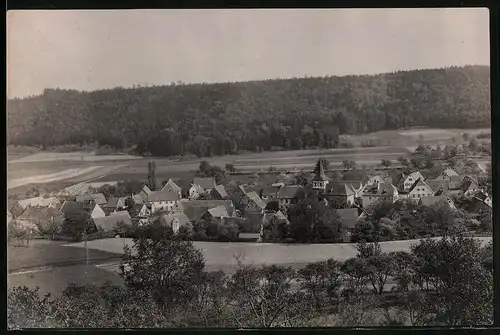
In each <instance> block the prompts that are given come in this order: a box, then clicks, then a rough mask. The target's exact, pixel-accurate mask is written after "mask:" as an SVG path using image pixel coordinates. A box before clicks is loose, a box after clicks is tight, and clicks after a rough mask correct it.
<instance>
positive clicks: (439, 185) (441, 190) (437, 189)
mask: <svg viewBox="0 0 500 335" xmlns="http://www.w3.org/2000/svg"><path fill="white" fill-rule="evenodd" d="M425 182H426V183H427V185H429V187H430V188H431V189H432V190H433V191H434V195H435V196H439V195H444V194H447V192H448V190H449V188H450V181H449V180H443V179H427V180H426V181H425Z"/></svg>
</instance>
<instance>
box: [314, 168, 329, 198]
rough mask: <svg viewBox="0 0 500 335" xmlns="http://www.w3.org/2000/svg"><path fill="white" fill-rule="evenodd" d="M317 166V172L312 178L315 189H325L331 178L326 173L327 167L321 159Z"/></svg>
mask: <svg viewBox="0 0 500 335" xmlns="http://www.w3.org/2000/svg"><path fill="white" fill-rule="evenodd" d="M316 166H317V167H318V168H317V169H316V173H315V175H314V178H313V180H312V184H313V189H315V190H322V191H324V190H325V189H326V185H327V184H328V182H329V179H328V177H327V176H326V175H325V168H324V167H323V164H322V162H321V160H318V163H317V164H316Z"/></svg>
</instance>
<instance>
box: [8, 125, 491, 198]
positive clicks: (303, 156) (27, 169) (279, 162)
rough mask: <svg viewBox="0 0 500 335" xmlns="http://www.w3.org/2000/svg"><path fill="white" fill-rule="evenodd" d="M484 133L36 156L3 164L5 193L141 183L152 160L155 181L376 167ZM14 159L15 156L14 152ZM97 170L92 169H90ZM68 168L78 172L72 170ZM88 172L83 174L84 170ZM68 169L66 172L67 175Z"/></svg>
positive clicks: (404, 133)
mask: <svg viewBox="0 0 500 335" xmlns="http://www.w3.org/2000/svg"><path fill="white" fill-rule="evenodd" d="M490 131H491V130H490V129H466V130H464V129H412V130H391V131H382V132H377V133H372V134H365V135H355V136H344V135H343V137H345V138H347V137H348V138H349V140H350V141H352V142H353V143H354V144H355V145H357V146H359V145H360V144H361V142H362V141H364V140H366V139H372V140H377V143H378V145H379V146H378V147H368V148H363V147H356V148H351V149H332V150H326V149H321V150H295V151H277V152H262V153H245V154H241V155H232V156H222V157H207V158H191V159H184V160H181V161H173V160H172V159H169V158H144V157H137V156H129V155H102V156H101V155H95V154H94V153H89V152H87V153H74V152H72V153H54V152H41V153H36V154H33V155H28V156H25V157H22V158H19V159H15V160H10V161H9V163H8V180H9V189H11V188H17V187H18V186H22V185H27V184H41V183H47V182H52V181H56V180H59V181H66V180H67V181H71V182H74V183H75V184H77V183H80V182H86V181H90V180H91V181H95V182H107V181H113V182H115V181H119V180H127V179H145V178H146V176H147V173H148V167H147V162H148V161H149V160H150V159H154V160H155V163H156V174H157V178H159V179H168V178H185V176H186V175H187V174H189V173H190V172H191V171H196V170H197V168H198V166H199V163H200V162H201V161H202V160H206V161H208V162H209V163H210V164H215V165H219V166H221V167H224V166H225V165H226V164H228V163H231V164H234V165H235V167H236V169H237V170H238V171H240V172H241V171H246V172H259V171H265V170H267V169H268V168H269V167H270V166H273V167H275V168H277V169H288V170H299V169H312V168H313V167H314V164H315V161H316V160H317V159H318V157H320V156H321V157H323V158H325V159H327V160H328V161H329V162H330V166H331V168H334V169H335V168H339V167H340V165H341V162H342V161H343V160H354V161H356V163H357V165H358V166H363V165H367V166H368V165H378V164H380V161H381V160H382V159H388V160H390V161H392V162H393V165H394V164H395V162H396V160H397V158H398V157H400V156H407V155H408V154H409V152H410V150H409V149H413V148H415V146H416V145H417V143H418V141H419V135H421V134H422V135H423V136H424V143H427V144H429V145H436V144H445V143H447V142H448V141H449V142H450V143H451V140H452V138H453V137H455V138H457V140H459V139H460V138H461V136H462V133H464V132H467V133H469V134H470V135H474V134H478V133H481V132H490ZM14 155H16V154H14ZM95 166H99V168H95V169H94V170H92V169H91V167H95ZM73 169H79V170H78V172H77V171H76V170H73ZM86 169H89V170H86ZM70 170H71V171H72V172H71V173H70Z"/></svg>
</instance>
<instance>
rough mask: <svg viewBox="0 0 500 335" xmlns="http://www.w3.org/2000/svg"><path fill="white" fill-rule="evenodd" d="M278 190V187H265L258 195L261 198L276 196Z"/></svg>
mask: <svg viewBox="0 0 500 335" xmlns="http://www.w3.org/2000/svg"><path fill="white" fill-rule="evenodd" d="M279 190H280V187H278V186H266V187H264V188H263V189H262V190H261V191H260V194H261V195H262V196H271V195H277V194H278V192H279Z"/></svg>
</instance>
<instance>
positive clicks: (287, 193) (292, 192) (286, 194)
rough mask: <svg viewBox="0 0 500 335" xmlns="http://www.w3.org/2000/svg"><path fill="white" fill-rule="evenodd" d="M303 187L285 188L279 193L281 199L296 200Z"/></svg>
mask: <svg viewBox="0 0 500 335" xmlns="http://www.w3.org/2000/svg"><path fill="white" fill-rule="evenodd" d="M301 189H302V187H301V186H285V187H282V188H281V189H280V191H279V193H278V198H279V199H294V198H296V197H297V192H298V191H299V190H301Z"/></svg>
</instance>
